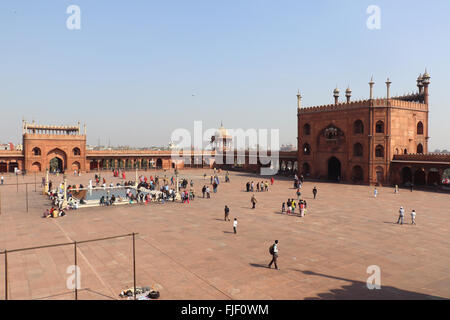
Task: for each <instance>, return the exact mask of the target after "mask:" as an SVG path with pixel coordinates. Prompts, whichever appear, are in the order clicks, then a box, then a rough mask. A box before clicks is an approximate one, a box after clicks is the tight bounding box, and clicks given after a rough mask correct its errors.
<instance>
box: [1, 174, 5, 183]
mask: <svg viewBox="0 0 450 320" xmlns="http://www.w3.org/2000/svg"><path fill="white" fill-rule="evenodd" d="M3 180H5V178H3V176H2V177H1V178H0V181H1V184H3Z"/></svg>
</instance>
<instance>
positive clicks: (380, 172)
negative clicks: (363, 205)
mask: <svg viewBox="0 0 450 320" xmlns="http://www.w3.org/2000/svg"><path fill="white" fill-rule="evenodd" d="M375 173H376V177H377V183H378V184H379V185H382V184H383V183H384V170H383V168H382V167H376V168H375Z"/></svg>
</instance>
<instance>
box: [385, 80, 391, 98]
mask: <svg viewBox="0 0 450 320" xmlns="http://www.w3.org/2000/svg"><path fill="white" fill-rule="evenodd" d="M391 83H392V82H391V81H390V80H389V78H387V81H386V99H388V100H389V99H390V98H391Z"/></svg>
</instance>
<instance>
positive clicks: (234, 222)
mask: <svg viewBox="0 0 450 320" xmlns="http://www.w3.org/2000/svg"><path fill="white" fill-rule="evenodd" d="M237 224H238V222H237V219H236V218H234V221H233V230H234V234H236V233H237V232H236V228H237Z"/></svg>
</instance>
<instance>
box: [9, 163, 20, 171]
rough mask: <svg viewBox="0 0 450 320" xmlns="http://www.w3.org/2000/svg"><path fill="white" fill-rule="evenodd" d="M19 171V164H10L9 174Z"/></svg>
mask: <svg viewBox="0 0 450 320" xmlns="http://www.w3.org/2000/svg"><path fill="white" fill-rule="evenodd" d="M17 169H19V164H18V163H17V162H10V163H9V168H8V172H10V173H15V172H16V170H17Z"/></svg>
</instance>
